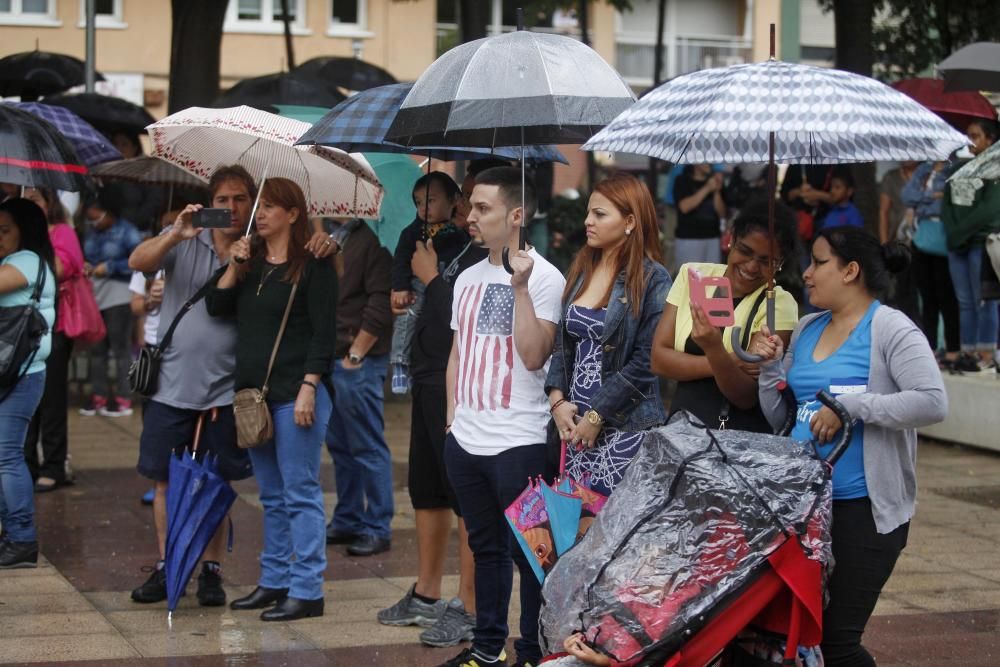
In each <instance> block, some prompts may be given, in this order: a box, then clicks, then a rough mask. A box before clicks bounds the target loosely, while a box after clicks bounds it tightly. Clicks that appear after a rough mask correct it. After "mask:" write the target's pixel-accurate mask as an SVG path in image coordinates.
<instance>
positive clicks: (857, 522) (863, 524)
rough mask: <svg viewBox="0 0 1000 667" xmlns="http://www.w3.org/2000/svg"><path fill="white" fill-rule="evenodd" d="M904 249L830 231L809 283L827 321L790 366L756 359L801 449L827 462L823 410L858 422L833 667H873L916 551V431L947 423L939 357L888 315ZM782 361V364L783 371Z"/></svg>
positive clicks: (802, 326)
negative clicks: (839, 411)
mask: <svg viewBox="0 0 1000 667" xmlns="http://www.w3.org/2000/svg"><path fill="white" fill-rule="evenodd" d="M909 259H910V257H909V251H908V250H907V249H906V248H905V247H903V246H901V245H899V244H898V243H892V244H888V245H886V246H880V245H879V243H878V241H877V240H876V239H875V238H874V237H872V236H871V235H869V234H868V233H867V232H866V231H864V230H862V229H857V228H849V227H836V228H832V229H824V230H823V231H821V232H820V233H819V235H818V237H817V239H816V241H815V242H814V244H813V248H812V262H811V263H810V265H809V268H808V269H806V272H805V274H804V275H803V280H804V282H805V285H806V289H807V293H808V295H809V301H810V303H811V304H812V305H813V306H814V307H816V308H817V309H820V310H821V312H819V313H817V314H814V315H810V316H808V317H806V318H804V319H803V320H802V321H801V322H799V324H798V326H797V327H796V328H795V331H794V332H793V333H792V339H791V342H790V343H789V347H788V354H787V355H783V349H782V348H783V345H782V343H781V339H780V338H779V337H777V336H767V337H765V338H763V339H762V340H760V341H759V342H758V343H757V344H756V348H755V349H753V350H752V351H753V352H756V353H757V354H761V355H762V356H764V357H765V358H766V359H770V360H772V361H771V362H765V363H764V364H763V365H762V367H761V377H760V401H761V407H762V409H763V411H764V413H765V415H766V416H767V418H768V421H769V422H770V423H771V424H772V425H778V424H782V423H783V422H784V420H785V415H786V412H787V408H786V406H785V404H784V402H783V400H782V398H781V396H780V392H779V390H778V387H779V386H780V385H781V382H782V381H783V380H786V379H787V382H788V386H789V387H790V388H791V390H792V391H793V393H794V395H795V402H796V420H795V426H794V429H793V431H792V437H794V438H795V439H797V440H812V441H813V442H815V443H816V448H817V452H818V453H819V454H820V455H821V456H826V455H827V454H829V452H830V449H831V448H832V446H833V442H835V441H836V440H837V438H838V434H839V431H840V429H841V423H840V421H839V420H838V419H837V417H836V415H835V414H834V413H833V411H832V410H830V409H829V408H827V407H825V406H822V405H820V404H819V402H818V401H817V400H816V393H817V392H818V391H819V390H821V389H823V390H826V391H828V392H829V393H831V394H833V395H834V396H835V397H836V398H837V399H838V400H839V401H840V402H841V404H843V406H844V407H845V408H846V409H847V411H848V413H849V414H850V415H851V417H852V418H853V419H854V430H853V433H852V436H851V442H850V444H849V446H848V447H847V450H846V451H845V452H844V454H843V456H842V457H841V458H840V459H839V460H838V461H837V462H836V465H835V466H834V469H833V525H832V529H831V537H832V548H833V557H834V562H835V566H834V570H833V575H832V576H831V578H830V581H829V584H828V590H829V593H830V603H829V605H828V606H827V607H826V609H825V610H824V612H823V643H822V650H823V658H824V663H825V665H826V667H841V666H843V667H847V666H850V667H868V666H872V667H873V666H874V665H875V661H874V660H873V659H872V657H871V655H869V653H868V651H866V650H865V648H864V647H863V646H862V645H861V636H862V634H863V633H864V629H865V625H867V623H868V619H869V617H870V616H871V614H872V611H873V610H874V608H875V604H876V603H877V602H878V598H879V594H880V593H881V591H882V587H883V586H884V585H885V582H886V581H887V580H888V579H889V576H890V575H891V574H892V570H893V568H894V567H895V564H896V560H897V558H898V557H899V554H900V552H901V551H902V550H903V547H905V546H906V538H907V533H908V531H909V525H910V524H909V522H910V517H911V516H912V515H913V510H914V505H915V498H916V442H917V437H916V430H915V429H916V428H917V427H919V426H924V425H927V424H932V423H934V422H936V421H941V420H942V419H944V416H945V413H946V411H947V398H946V396H945V393H944V387H943V383H942V381H941V374H940V371H939V370H938V368H937V364H936V362H935V359H934V354H933V352H932V351H931V349H930V347H929V346H928V344H927V340H926V338H925V337H924V336H923V335H922V333H921V332H920V330H919V329H917V327H916V326H915V325H914V324H913V323H912V322H911V321H910V320H909V318H907V317H906V316H905V315H903V314H902V313H901V312H899V311H897V310H895V309H892V308H889V307H888V306H884V305H882V304H881V303H880V302H879V299H878V296H880V295H882V294H884V293H885V292H886V291H888V289H889V286H890V284H891V276H890V274H891V273H896V272H899V271H901V270H903V269H905V268H906V266H907V265H908V264H909ZM778 360H780V362H778Z"/></svg>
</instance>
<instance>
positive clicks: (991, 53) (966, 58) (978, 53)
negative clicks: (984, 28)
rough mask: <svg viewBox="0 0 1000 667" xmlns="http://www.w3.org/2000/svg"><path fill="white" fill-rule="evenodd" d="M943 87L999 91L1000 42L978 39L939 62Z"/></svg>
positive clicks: (948, 88)
mask: <svg viewBox="0 0 1000 667" xmlns="http://www.w3.org/2000/svg"><path fill="white" fill-rule="evenodd" d="M937 68H938V71H939V72H941V76H943V77H944V89H945V90H948V91H952V90H989V91H994V92H996V91H1000V43H997V42H976V43H975V44H970V45H968V46H966V47H964V48H961V49H959V50H958V51H955V53H953V54H951V55H950V56H948V57H947V58H945V59H944V60H942V61H941V63H940V64H939V65H938V66H937Z"/></svg>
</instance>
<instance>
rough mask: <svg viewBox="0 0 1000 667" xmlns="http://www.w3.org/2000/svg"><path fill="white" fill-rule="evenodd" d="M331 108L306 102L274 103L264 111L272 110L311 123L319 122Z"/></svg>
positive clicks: (286, 116) (280, 114)
mask: <svg viewBox="0 0 1000 667" xmlns="http://www.w3.org/2000/svg"><path fill="white" fill-rule="evenodd" d="M329 110H330V109H329V107H314V106H309V105H305V104H274V105H272V108H270V109H264V111H270V112H271V113H276V114H278V115H279V116H284V117H285V118H294V119H295V120H301V121H302V122H303V123H309V124H310V125H315V124H316V123H318V122H319V121H320V119H321V118H322V117H323V116H325V115H326V112H327V111H329Z"/></svg>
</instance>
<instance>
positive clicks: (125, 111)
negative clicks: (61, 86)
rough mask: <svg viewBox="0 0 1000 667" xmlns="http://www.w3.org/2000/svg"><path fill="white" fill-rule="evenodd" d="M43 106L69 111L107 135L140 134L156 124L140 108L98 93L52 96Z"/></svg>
mask: <svg viewBox="0 0 1000 667" xmlns="http://www.w3.org/2000/svg"><path fill="white" fill-rule="evenodd" d="M45 103H46V104H54V105H56V106H60V107H65V108H67V109H69V110H70V111H72V112H73V113H75V114H76V115H77V116H79V117H80V118H82V119H84V120H85V121H87V122H88V123H90V124H91V125H93V126H94V127H96V128H97V129H98V130H100V131H101V132H103V133H104V134H106V135H108V136H110V135H112V134H113V133H115V132H127V133H129V134H140V133H142V132H145V131H146V126H147V125H151V124H153V123H155V122H156V119H155V118H153V117H152V116H151V115H150V113H149V112H148V111H146V110H145V109H144V108H143V107H141V106H139V105H137V104H132V103H131V102H129V101H128V100H123V99H122V98H120V97H112V96H110V95H101V94H100V93H78V94H75V95H56V96H54V97H46V98H45Z"/></svg>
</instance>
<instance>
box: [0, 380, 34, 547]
mask: <svg viewBox="0 0 1000 667" xmlns="http://www.w3.org/2000/svg"><path fill="white" fill-rule="evenodd" d="M44 390H45V371H38V372H37V373H29V374H28V375H25V376H24V377H23V378H21V380H20V381H19V382H18V383H17V384H16V385H14V387H13V389H11V390H10V393H9V394H7V396H6V398H4V399H3V401H0V524H3V529H4V530H5V531H6V532H7V538H8V539H9V540H10V541H11V542H34V541H36V540H37V539H38V535H37V534H36V533H35V487H34V484H33V483H32V481H31V473H30V472H28V464H27V462H26V461H25V460H24V438H25V436H26V435H27V434H28V424H30V423H31V417H32V415H34V414H35V410H36V409H37V408H38V403H39V402H40V401H41V400H42V392H43V391H44ZM2 391H6V390H0V392H2Z"/></svg>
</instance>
